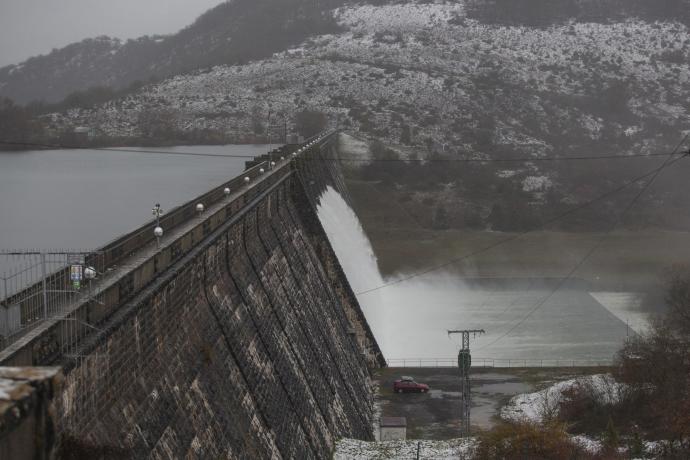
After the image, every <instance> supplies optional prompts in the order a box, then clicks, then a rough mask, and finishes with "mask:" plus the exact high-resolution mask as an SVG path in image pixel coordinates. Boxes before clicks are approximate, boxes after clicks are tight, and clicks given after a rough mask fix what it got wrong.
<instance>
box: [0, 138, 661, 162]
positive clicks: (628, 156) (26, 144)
mask: <svg viewBox="0 0 690 460" xmlns="http://www.w3.org/2000/svg"><path fill="white" fill-rule="evenodd" d="M0 145H8V146H15V147H35V148H40V149H54V150H62V149H69V150H84V151H89V150H94V151H98V152H116V153H117V152H119V153H147V154H164V155H178V156H194V157H220V158H243V159H247V160H253V159H255V158H256V155H247V154H229V153H203V152H185V151H171V150H151V149H136V148H127V147H122V148H120V147H77V146H69V145H63V144H42V143H33V142H13V141H6V140H0ZM668 155H669V153H632V154H617V155H616V154H611V155H578V156H562V157H559V156H554V157H516V158H426V159H425V158H409V159H405V158H352V157H350V158H341V157H317V158H306V159H307V160H311V161H343V162H354V163H408V164H409V163H422V164H424V163H528V162H550V161H596V160H627V159H632V158H654V157H660V156H668Z"/></svg>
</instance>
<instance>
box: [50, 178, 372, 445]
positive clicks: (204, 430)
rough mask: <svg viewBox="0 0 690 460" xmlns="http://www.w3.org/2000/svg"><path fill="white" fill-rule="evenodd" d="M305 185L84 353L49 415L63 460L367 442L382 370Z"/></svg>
mask: <svg viewBox="0 0 690 460" xmlns="http://www.w3.org/2000/svg"><path fill="white" fill-rule="evenodd" d="M297 167H298V168H299V166H297ZM332 173H333V171H329V170H327V169H321V170H318V171H316V170H314V171H311V172H309V174H313V175H314V176H313V179H312V180H314V183H316V182H317V181H318V182H323V181H325V180H327V179H326V178H324V177H325V175H329V174H332ZM321 176H324V177H321ZM304 180H305V178H304V177H300V176H298V175H297V174H293V175H292V176H289V177H288V178H287V179H286V180H284V181H283V182H281V183H279V184H278V185H277V186H276V187H275V188H274V189H272V190H271V191H270V193H268V194H267V195H266V197H265V198H264V199H263V200H262V201H261V202H260V203H259V204H258V205H257V206H255V207H254V208H252V209H251V210H249V211H248V212H246V213H245V214H243V216H242V218H241V219H239V220H237V221H236V222H235V223H234V224H233V225H232V226H230V227H229V228H228V229H227V230H226V231H223V232H222V233H220V234H218V235H217V236H214V237H213V239H211V240H209V241H208V242H207V244H204V245H203V246H202V247H200V248H199V250H198V251H193V252H191V253H190V254H189V255H188V256H187V257H186V258H185V259H184V260H182V261H181V262H180V263H179V264H177V265H176V266H174V267H172V268H171V269H170V270H172V272H170V273H168V274H167V278H165V279H164V280H163V281H161V282H159V283H154V284H153V285H151V286H149V287H147V288H146V289H145V290H144V291H143V292H142V293H141V294H140V295H139V296H137V297H135V298H134V299H133V300H131V301H130V302H128V304H126V305H124V306H123V307H122V308H121V309H120V310H119V311H118V312H117V313H116V314H115V315H113V317H112V318H110V319H109V321H108V323H107V324H105V325H103V333H101V334H97V335H96V336H95V337H94V338H93V340H91V341H88V342H86V343H85V344H84V346H83V348H82V350H81V355H82V357H81V358H80V359H77V360H75V361H73V363H72V365H71V366H70V367H68V368H66V372H65V378H64V383H63V386H64V391H63V393H62V395H61V397H59V398H58V400H57V402H56V403H57V407H58V410H57V412H58V414H60V420H59V430H60V433H59V435H60V439H62V443H61V448H62V454H63V456H64V457H65V458H95V457H98V456H101V457H106V458H182V457H185V458H252V459H253V458H299V459H302V458H305V459H306V458H315V459H317V458H318V459H320V458H330V455H331V453H332V451H333V448H334V444H335V442H336V441H337V440H338V439H339V438H340V437H344V436H347V437H354V438H359V439H372V437H373V433H372V416H373V413H372V409H373V408H372V401H371V391H370V387H369V383H370V377H369V369H370V368H371V367H375V366H378V365H380V364H381V363H382V357H381V355H380V351H378V347H377V346H376V343H375V341H374V340H373V337H372V336H371V335H370V331H368V326H367V325H366V320H365V319H364V318H363V316H362V314H361V310H359V306H358V305H357V303H356V300H355V299H354V295H353V294H352V292H351V290H350V289H349V285H348V284H347V280H346V279H344V275H343V274H342V270H341V269H340V266H339V264H338V263H337V259H335V255H334V254H333V251H332V249H330V246H329V245H328V242H327V238H326V236H325V234H324V233H323V230H322V229H320V224H318V219H315V215H314V211H313V207H312V205H313V197H309V196H308V194H309V193H316V191H315V190H309V188H307V189H306V190H305V188H304V187H303V183H304ZM329 249H330V250H329Z"/></svg>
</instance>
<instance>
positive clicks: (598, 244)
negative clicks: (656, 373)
mask: <svg viewBox="0 0 690 460" xmlns="http://www.w3.org/2000/svg"><path fill="white" fill-rule="evenodd" d="M688 137H690V134H687V135H686V136H685V137H684V138H683V140H682V141H681V143H680V144H678V147H676V149H675V151H674V153H672V154H670V155H669V156H668V158H667V159H666V160H665V161H664V163H663V164H662V165H661V166H660V167H659V168H657V169H656V170H655V171H654V173H653V174H651V178H650V179H649V180H648V181H647V182H646V183H645V185H644V186H643V187H642V188H641V189H640V190H639V192H637V194H635V196H634V197H633V199H632V200H630V202H629V203H628V205H627V206H626V207H625V208H624V209H623V211H622V212H621V213H620V214H619V215H618V217H617V218H616V220H615V222H614V223H613V224H612V225H611V228H609V230H608V231H607V232H606V233H605V234H604V235H602V237H601V238H599V240H598V241H597V242H596V243H595V244H594V246H592V247H591V248H590V250H589V251H587V253H586V254H585V256H584V257H583V258H582V259H580V260H579V261H578V263H576V264H575V266H574V267H573V268H572V269H571V270H570V271H569V272H568V274H567V275H566V276H565V277H564V278H562V279H561V280H560V282H559V283H558V284H557V285H556V287H555V288H554V289H553V290H552V291H551V292H550V293H549V294H548V295H547V296H545V297H544V298H543V299H541V300H540V301H539V302H538V303H537V304H536V305H535V306H534V307H533V308H532V309H531V310H530V311H529V312H527V314H526V315H525V316H524V317H523V318H522V319H520V320H519V321H518V322H517V323H515V324H514V325H513V326H512V327H510V328H509V329H508V330H507V331H506V332H505V333H503V334H501V335H500V336H498V337H497V338H496V339H495V340H493V341H491V342H489V343H488V344H486V345H483V346H482V347H480V348H478V349H477V351H479V350H483V349H484V348H487V347H490V346H491V345H494V344H496V343H497V342H499V341H500V340H502V339H504V338H505V337H507V336H508V335H510V334H511V333H512V332H513V331H514V330H515V329H517V328H518V327H520V326H521V325H523V324H524V323H525V322H526V321H527V320H528V319H529V318H530V317H531V316H532V315H533V314H534V313H535V312H536V311H537V310H539V309H540V308H541V307H543V306H544V304H546V302H548V301H549V300H550V299H551V298H552V297H553V296H554V295H555V294H556V293H557V292H558V291H559V290H560V289H561V288H562V287H563V286H565V284H566V283H567V282H568V281H570V279H571V278H572V276H573V275H574V274H575V273H576V272H577V271H578V270H579V269H580V268H581V267H582V266H583V265H584V264H585V262H587V260H589V258H590V257H592V255H594V253H595V252H596V251H597V250H598V249H599V248H600V247H601V246H602V245H603V244H604V242H605V241H606V240H607V239H608V237H609V236H610V235H611V232H613V231H614V230H615V229H616V228H617V227H618V225H619V224H620V223H621V222H622V221H623V219H624V218H625V216H626V215H627V214H628V212H630V210H631V209H632V208H633V207H634V206H635V203H637V201H638V200H639V199H640V198H641V197H642V195H643V194H644V193H645V192H646V191H647V190H648V189H649V187H651V185H652V184H653V183H654V181H655V180H656V179H657V178H658V177H659V175H660V174H661V172H662V171H663V170H664V169H666V168H667V167H669V166H671V165H672V164H673V163H675V162H677V161H679V160H681V159H683V158H685V157H687V156H688V155H690V151H688V152H686V153H683V155H682V156H680V157H678V158H676V159H673V157H674V156H675V155H676V152H678V150H679V149H680V147H681V146H682V145H683V144H684V143H685V141H686V140H687V139H688Z"/></svg>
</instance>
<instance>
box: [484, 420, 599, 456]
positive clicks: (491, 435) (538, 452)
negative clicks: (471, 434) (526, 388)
mask: <svg viewBox="0 0 690 460" xmlns="http://www.w3.org/2000/svg"><path fill="white" fill-rule="evenodd" d="M478 441H479V442H478V445H477V450H476V456H475V458H477V459H481V460H489V459H518V458H519V459H522V458H529V459H531V460H541V459H543V460H547V459H548V460H560V459H573V458H590V457H589V456H587V454H586V453H585V452H583V451H581V449H579V448H578V447H577V446H575V445H574V444H573V443H572V442H571V441H570V439H569V437H568V435H567V433H566V431H565V428H564V426H563V425H561V424H558V423H548V424H546V425H543V426H541V425H535V424H530V423H520V424H502V425H498V426H496V427H495V428H493V429H492V430H490V431H486V432H484V433H482V434H481V435H479V439H478Z"/></svg>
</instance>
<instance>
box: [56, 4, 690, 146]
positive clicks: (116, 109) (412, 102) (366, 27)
mask: <svg viewBox="0 0 690 460" xmlns="http://www.w3.org/2000/svg"><path fill="white" fill-rule="evenodd" d="M333 14H334V16H335V18H336V20H337V21H338V23H339V24H340V25H341V26H342V32H341V33H338V34H331V35H319V36H313V37H312V38H310V39H308V40H306V41H305V42H303V43H302V44H301V45H299V46H297V47H295V48H293V49H290V50H287V51H285V52H281V53H278V54H275V55H273V57H271V58H269V59H265V60H259V61H255V62H251V63H248V64H246V65H236V66H217V67H214V68H211V69H207V70H204V71H197V72H195V73H190V74H184V75H178V76H176V77H173V78H171V79H168V80H166V81H163V82H162V83H160V84H156V85H151V86H147V87H145V88H144V89H143V90H141V91H140V92H138V93H136V94H133V95H132V96H130V97H127V98H124V99H121V100H117V101H113V102H111V103H108V104H105V105H104V106H101V107H98V108H95V109H92V110H73V111H71V112H69V113H66V114H53V115H51V119H52V121H53V123H54V127H55V128H56V129H62V128H65V127H67V126H75V125H97V126H98V127H99V128H101V129H102V130H103V131H104V132H105V133H107V134H108V135H113V136H135V135H139V134H140V133H141V126H140V123H139V122H140V120H141V119H142V114H145V115H146V116H149V117H150V116H151V115H152V114H153V116H155V115H156V114H164V116H165V117H166V118H167V119H168V120H171V121H170V122H171V123H173V124H174V125H175V127H176V128H177V129H179V130H183V131H186V130H201V129H204V130H213V131H220V132H225V133H228V134H229V135H233V134H242V133H247V132H251V131H252V129H256V125H257V123H259V124H260V123H261V122H262V121H264V120H265V117H266V114H267V113H268V112H269V110H270V111H271V112H272V113H273V114H276V113H278V114H281V115H285V116H287V117H291V116H292V115H293V114H294V113H295V112H296V111H299V110H303V109H315V110H321V111H324V112H326V113H328V114H330V115H331V116H332V118H333V119H334V120H339V122H340V124H341V125H344V126H349V127H350V128H351V129H353V130H360V131H362V132H365V133H368V134H371V135H373V136H376V137H379V138H383V139H384V140H388V141H390V142H393V143H403V144H414V145H419V146H425V147H427V149H428V150H433V149H437V150H438V149H441V150H443V149H448V151H455V152H470V153H473V154H476V155H495V154H497V153H508V154H512V153H517V154H521V155H522V154H529V155H535V156H541V155H547V154H553V153H555V152H557V153H563V154H567V153H570V152H571V151H577V152H579V151H582V149H585V148H586V149H588V150H589V149H592V148H594V149H597V150H601V151H609V152H610V151H611V150H616V151H635V152H646V151H653V150H659V149H661V148H666V146H667V145H668V144H670V143H671V141H672V140H676V139H677V138H679V136H680V131H682V130H683V129H687V126H688V110H689V109H690V97H688V96H689V95H690V36H689V35H688V28H687V27H686V26H685V25H684V24H681V23H679V22H657V21H654V22H648V21H645V20H644V19H643V18H641V19H640V18H637V19H633V18H626V19H624V20H621V21H611V22H596V23H594V22H576V21H571V22H569V23H568V22H566V23H562V24H553V25H550V26H548V27H531V26H521V25H512V26H507V25H496V24H488V23H482V22H480V21H478V20H477V19H473V18H471V17H469V16H468V14H467V12H466V6H465V4H464V2H419V3H416V2H405V3H397V4H382V5H379V6H375V5H369V4H362V5H351V6H344V7H340V8H338V9H336V10H334V12H333Z"/></svg>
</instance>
